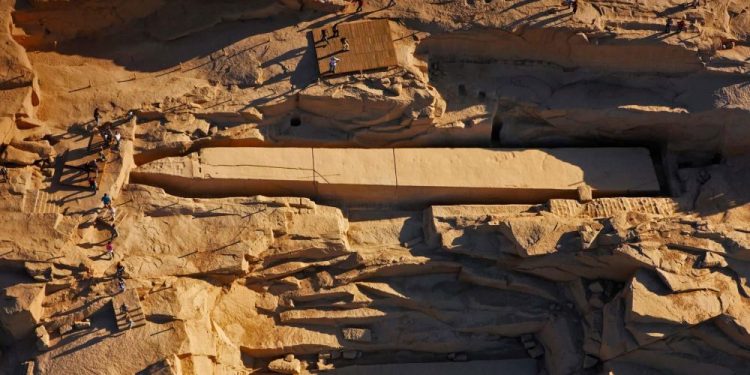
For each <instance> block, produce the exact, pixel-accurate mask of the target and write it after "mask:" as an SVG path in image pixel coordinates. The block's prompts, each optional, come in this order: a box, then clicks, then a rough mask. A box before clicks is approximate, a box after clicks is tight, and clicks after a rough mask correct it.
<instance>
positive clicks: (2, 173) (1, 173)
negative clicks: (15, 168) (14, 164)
mask: <svg viewBox="0 0 750 375" xmlns="http://www.w3.org/2000/svg"><path fill="white" fill-rule="evenodd" d="M0 177H2V178H3V182H8V168H5V167H0Z"/></svg>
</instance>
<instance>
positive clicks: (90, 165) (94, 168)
mask: <svg viewBox="0 0 750 375" xmlns="http://www.w3.org/2000/svg"><path fill="white" fill-rule="evenodd" d="M85 168H86V172H88V174H89V175H91V172H99V168H97V166H96V160H90V161H89V162H88V163H86V167H85Z"/></svg>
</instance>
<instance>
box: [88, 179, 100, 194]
mask: <svg viewBox="0 0 750 375" xmlns="http://www.w3.org/2000/svg"><path fill="white" fill-rule="evenodd" d="M89 188H90V189H91V191H98V190H99V187H98V186H96V178H94V177H89Z"/></svg>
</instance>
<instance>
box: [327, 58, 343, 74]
mask: <svg viewBox="0 0 750 375" xmlns="http://www.w3.org/2000/svg"><path fill="white" fill-rule="evenodd" d="M339 61H341V59H340V58H338V57H336V56H331V58H330V59H329V60H328V70H329V71H330V72H331V74H334V73H336V65H338V63H339Z"/></svg>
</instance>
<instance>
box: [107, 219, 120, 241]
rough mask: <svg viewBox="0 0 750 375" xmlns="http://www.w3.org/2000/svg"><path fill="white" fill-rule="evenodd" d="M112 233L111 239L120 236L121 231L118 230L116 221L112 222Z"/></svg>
mask: <svg viewBox="0 0 750 375" xmlns="http://www.w3.org/2000/svg"><path fill="white" fill-rule="evenodd" d="M111 228H112V234H111V235H110V237H109V240H110V241H113V240H114V239H115V238H117V237H120V232H118V231H117V225H116V224H115V223H112V227H111Z"/></svg>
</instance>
